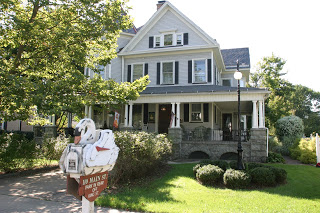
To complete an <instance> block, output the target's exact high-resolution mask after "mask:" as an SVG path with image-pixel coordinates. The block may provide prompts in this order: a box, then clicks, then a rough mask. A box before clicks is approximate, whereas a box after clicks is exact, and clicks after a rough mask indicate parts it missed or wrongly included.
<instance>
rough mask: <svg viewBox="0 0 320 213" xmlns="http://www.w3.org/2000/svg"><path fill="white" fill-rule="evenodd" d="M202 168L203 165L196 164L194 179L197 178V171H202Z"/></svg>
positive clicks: (193, 169)
mask: <svg viewBox="0 0 320 213" xmlns="http://www.w3.org/2000/svg"><path fill="white" fill-rule="evenodd" d="M202 166H203V165H202V164H196V165H195V166H194V167H193V168H192V171H193V175H194V177H196V176H197V171H198V169H200V168H201V167H202Z"/></svg>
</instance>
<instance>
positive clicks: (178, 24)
mask: <svg viewBox="0 0 320 213" xmlns="http://www.w3.org/2000/svg"><path fill="white" fill-rule="evenodd" d="M173 29H174V30H176V31H175V33H188V34H189V44H188V46H199V45H206V44H207V43H206V42H205V41H204V40H203V39H201V38H200V37H199V36H198V35H197V34H196V33H195V32H194V31H193V30H192V29H191V28H190V27H188V26H187V25H186V24H185V23H184V22H183V21H181V20H180V19H179V18H178V17H177V16H176V15H175V14H173V12H171V11H170V10H169V11H167V12H166V13H165V15H164V16H163V17H162V18H161V19H160V20H159V21H158V22H157V23H156V24H155V25H154V26H153V27H152V28H151V29H150V31H149V32H148V33H147V34H146V35H145V36H144V37H143V38H142V39H141V40H140V41H139V42H138V44H137V45H136V46H135V47H134V48H133V49H132V51H143V50H148V49H149V37H150V36H155V35H160V34H161V32H163V31H166V30H173ZM167 48H170V47H167ZM160 49H161V48H160ZM160 51H161V50H160Z"/></svg>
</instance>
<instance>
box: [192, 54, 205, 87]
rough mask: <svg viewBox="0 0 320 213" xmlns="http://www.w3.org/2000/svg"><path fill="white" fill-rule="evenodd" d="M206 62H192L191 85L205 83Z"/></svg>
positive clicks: (202, 60)
mask: <svg viewBox="0 0 320 213" xmlns="http://www.w3.org/2000/svg"><path fill="white" fill-rule="evenodd" d="M206 67H207V66H206V60H205V59H200V60H193V83H206V82H207V70H206Z"/></svg>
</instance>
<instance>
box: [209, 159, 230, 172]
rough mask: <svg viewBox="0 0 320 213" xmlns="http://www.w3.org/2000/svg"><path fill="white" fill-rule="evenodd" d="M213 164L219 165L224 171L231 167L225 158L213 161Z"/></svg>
mask: <svg viewBox="0 0 320 213" xmlns="http://www.w3.org/2000/svg"><path fill="white" fill-rule="evenodd" d="M212 165H215V166H219V167H220V168H221V169H223V170H224V171H226V170H227V169H228V168H229V163H228V162H227V161H224V160H215V161H213V162H212Z"/></svg>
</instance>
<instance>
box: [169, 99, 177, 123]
mask: <svg viewBox="0 0 320 213" xmlns="http://www.w3.org/2000/svg"><path fill="white" fill-rule="evenodd" d="M175 105H176V103H171V112H172V113H173V116H174V117H175V115H176V109H175ZM171 116H172V115H171ZM171 116H170V119H171ZM174 120H175V119H173V121H172V123H171V126H170V128H175V122H174Z"/></svg>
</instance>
